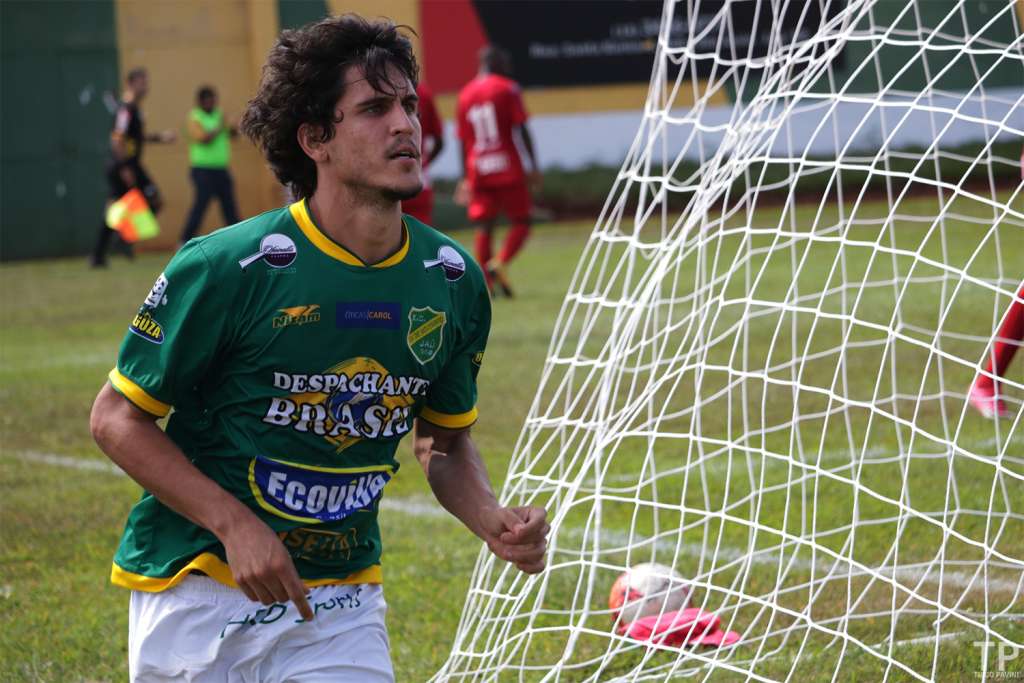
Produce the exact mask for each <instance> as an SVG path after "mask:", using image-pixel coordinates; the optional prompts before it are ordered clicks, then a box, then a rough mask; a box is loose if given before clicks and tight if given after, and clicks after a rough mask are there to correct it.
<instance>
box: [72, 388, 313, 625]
mask: <svg viewBox="0 0 1024 683" xmlns="http://www.w3.org/2000/svg"><path fill="white" fill-rule="evenodd" d="M89 426H90V429H91V430H92V435H93V438H94V439H95V440H96V443H97V444H99V447H100V448H101V449H102V450H103V452H104V453H106V454H107V456H108V457H109V458H110V459H111V460H113V461H114V462H115V463H116V464H117V466H118V467H120V468H121V469H122V470H124V471H125V472H126V473H127V474H128V476H130V477H131V478H132V479H134V480H135V481H136V482H137V483H138V484H139V485H140V486H142V487H143V488H144V489H146V490H147V491H149V492H150V493H152V494H153V495H154V496H156V497H157V499H159V500H160V502H162V503H163V504H164V505H166V506H167V507H169V508H171V509H172V510H174V511H175V512H177V513H178V514H179V515H181V516H183V517H185V518H186V519H189V520H190V521H192V522H193V523H194V524H198V525H199V526H201V527H203V528H205V529H209V530H210V532H212V533H213V534H214V535H215V536H216V537H217V538H218V539H219V540H220V542H221V543H222V544H223V545H224V550H225V552H226V554H227V561H228V566H229V567H230V568H231V573H232V576H233V577H234V579H235V582H236V583H238V587H239V588H240V589H241V590H242V592H243V593H245V595H246V597H248V598H249V599H250V600H256V601H259V602H262V603H263V604H264V605H270V604H273V603H274V602H288V601H289V600H291V601H293V602H294V603H295V606H296V607H297V608H298V610H299V613H300V614H301V615H302V617H303V618H304V619H312V618H313V612H312V610H311V609H310V607H309V602H308V601H307V600H306V589H305V586H304V585H303V583H302V580H301V579H300V578H299V575H298V572H296V571H295V564H294V563H293V562H292V558H291V557H290V556H289V555H288V551H287V550H285V547H284V545H283V544H282V543H281V541H280V539H279V538H278V537H277V535H276V534H275V533H274V532H273V531H271V529H270V527H268V526H267V525H266V524H265V523H264V522H263V521H262V520H261V519H260V518H259V517H257V516H256V515H255V514H253V513H252V511H251V510H249V508H247V507H246V506H245V505H243V504H242V503H241V502H240V501H239V500H238V499H237V498H235V497H234V496H232V495H231V494H229V493H228V492H227V491H225V490H224V489H222V488H221V487H220V486H218V485H217V483H216V482H214V481H213V480H212V479H210V478H209V477H207V476H206V475H204V474H203V473H202V472H200V471H199V470H198V469H197V468H196V467H195V466H194V465H193V464H192V463H191V462H189V460H188V458H187V457H185V454H184V453H182V451H181V449H180V448H178V447H177V446H176V445H175V444H174V442H173V441H171V439H170V438H169V437H168V436H167V435H166V434H165V433H164V431H163V430H162V429H160V427H158V426H157V424H156V417H155V416H153V415H150V414H148V413H146V412H144V411H142V410H140V409H139V408H136V407H135V406H134V405H133V404H132V403H131V402H129V401H128V400H127V399H126V398H124V397H123V396H122V395H121V394H119V393H117V392H116V391H115V390H114V388H113V387H112V386H111V385H110V384H109V383H107V384H106V385H104V387H103V388H102V389H100V393H99V394H98V395H97V396H96V401H95V402H94V403H93V406H92V414H91V415H90V417H89Z"/></svg>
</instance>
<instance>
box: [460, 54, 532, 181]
mask: <svg viewBox="0 0 1024 683" xmlns="http://www.w3.org/2000/svg"><path fill="white" fill-rule="evenodd" d="M526 119H527V115H526V107H524V106H523V96H522V93H521V92H520V90H519V85H518V84H516V82H515V81H513V80H510V79H508V78H505V77H503V76H498V75H495V74H486V75H482V76H477V77H476V78H474V79H473V80H472V81H470V82H469V83H467V84H466V86H465V87H464V88H463V89H462V91H461V92H460V93H459V103H458V107H457V110H456V121H457V126H458V134H459V139H460V140H462V148H463V150H464V152H463V153H464V154H465V155H466V159H465V162H466V177H467V180H468V181H469V184H470V187H473V188H477V187H500V186H507V185H517V184H521V183H525V182H526V174H525V173H524V172H523V162H522V160H521V159H520V158H519V150H518V149H517V148H516V144H515V141H514V139H513V137H512V131H513V130H514V129H515V128H516V127H517V126H521V125H523V124H524V123H526Z"/></svg>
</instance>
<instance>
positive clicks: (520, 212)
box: [466, 183, 531, 223]
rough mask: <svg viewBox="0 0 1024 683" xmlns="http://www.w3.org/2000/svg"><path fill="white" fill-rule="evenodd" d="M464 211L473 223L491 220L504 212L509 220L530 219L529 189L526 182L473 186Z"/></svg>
mask: <svg viewBox="0 0 1024 683" xmlns="http://www.w3.org/2000/svg"><path fill="white" fill-rule="evenodd" d="M471 195H472V199H470V201H469V207H468V208H467V210H466V213H467V214H468V215H469V220H471V221H473V222H474V223H480V222H488V221H493V220H494V219H495V218H497V217H498V214H499V213H502V212H504V213H505V215H507V216H508V217H509V220H511V221H527V220H529V219H530V203H531V202H530V190H529V188H527V187H526V184H525V183H524V184H521V185H505V186H504V187H480V188H474V189H473V191H472V193H471Z"/></svg>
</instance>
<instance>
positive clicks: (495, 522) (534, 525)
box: [481, 506, 551, 574]
mask: <svg viewBox="0 0 1024 683" xmlns="http://www.w3.org/2000/svg"><path fill="white" fill-rule="evenodd" d="M481 522H482V526H483V531H484V540H485V541H486V542H487V547H488V548H490V549H491V552H492V553H494V554H495V555H497V556H498V557H500V558H501V559H503V560H507V561H508V562H511V563H512V564H514V565H515V566H516V567H518V568H519V570H520V571H523V572H526V573H527V574H537V573H539V572H541V571H543V569H544V564H545V558H544V555H545V553H546V552H547V549H548V541H547V536H548V532H549V531H550V530H551V526H550V525H549V524H548V523H547V512H546V511H545V510H544V508H538V507H528V506H524V507H513V508H501V507H499V508H490V509H489V510H487V511H486V512H485V513H484V514H483V515H482V519H481Z"/></svg>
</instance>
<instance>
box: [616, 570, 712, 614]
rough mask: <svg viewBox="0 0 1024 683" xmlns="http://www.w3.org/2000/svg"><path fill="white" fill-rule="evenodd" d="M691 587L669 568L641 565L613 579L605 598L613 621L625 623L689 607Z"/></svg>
mask: <svg viewBox="0 0 1024 683" xmlns="http://www.w3.org/2000/svg"><path fill="white" fill-rule="evenodd" d="M691 593H692V589H691V587H690V584H688V583H687V582H686V580H685V579H683V577H682V575H681V574H680V573H679V572H677V571H676V570H675V569H673V568H672V567H669V566H668V565H664V564H659V563H657V562H644V563H643V564H638V565H635V566H633V567H630V568H629V569H627V570H626V571H624V572H623V573H622V574H620V575H619V578H618V579H616V580H615V583H614V584H613V585H612V590H611V593H610V594H609V596H608V607H609V608H610V609H611V610H612V619H619V620H620V621H621V623H622V624H628V623H630V622H633V621H636V620H637V619H642V618H643V617H647V616H651V615H656V614H663V613H665V612H672V611H675V610H681V609H686V608H687V607H689V606H690V595H691Z"/></svg>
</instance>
